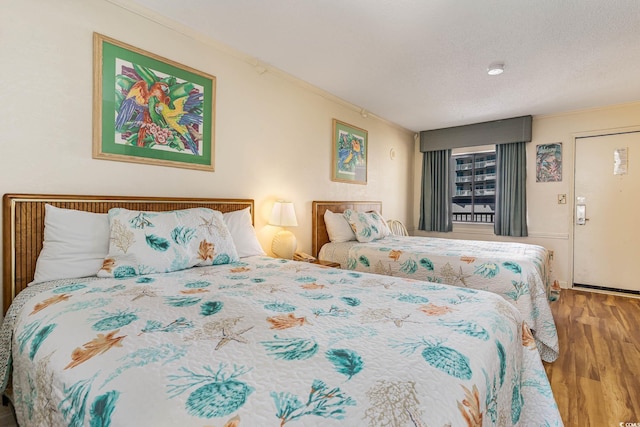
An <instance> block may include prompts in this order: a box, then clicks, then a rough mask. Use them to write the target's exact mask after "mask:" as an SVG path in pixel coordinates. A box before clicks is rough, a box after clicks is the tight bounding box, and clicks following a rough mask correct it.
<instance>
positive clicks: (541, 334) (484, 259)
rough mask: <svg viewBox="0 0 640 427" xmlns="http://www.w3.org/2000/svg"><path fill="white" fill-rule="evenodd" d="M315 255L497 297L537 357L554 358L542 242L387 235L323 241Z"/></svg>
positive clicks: (552, 291)
mask: <svg viewBox="0 0 640 427" xmlns="http://www.w3.org/2000/svg"><path fill="white" fill-rule="evenodd" d="M319 256H320V259H325V260H329V261H335V262H339V263H340V264H341V265H342V267H343V268H346V269H349V270H355V271H363V272H369V273H376V274H386V275H388V276H396V277H406V278H410V279H416V280H426V281H429V282H437V283H444V284H447V285H453V286H460V287H464V288H470V289H480V290H485V291H489V292H493V293H496V294H498V295H501V296H502V297H503V298H504V299H505V300H506V301H508V302H510V303H511V304H513V305H515V307H516V308H517V309H518V310H519V311H520V313H521V314H522V316H523V318H524V320H525V321H526V322H527V325H528V326H529V327H530V328H531V329H532V331H533V336H534V337H535V339H536V344H537V345H538V350H539V351H540V355H541V357H542V360H544V361H547V362H553V361H554V360H556V359H557V358H558V351H559V347H558V334H557V331H556V325H555V322H554V321H553V315H552V313H551V307H550V306H549V301H554V300H556V299H557V297H558V295H557V293H558V292H559V290H560V289H559V287H554V286H552V285H551V271H550V270H551V267H550V256H549V252H548V251H547V250H546V249H545V248H543V247H542V246H538V245H532V244H525V243H516V242H486V241H479V240H457V239H441V238H435V237H416V236H408V237H407V236H388V237H385V238H384V239H380V240H374V241H372V242H367V243H359V242H356V241H352V242H345V243H328V244H326V245H324V246H323V247H322V248H321V250H320V255H319Z"/></svg>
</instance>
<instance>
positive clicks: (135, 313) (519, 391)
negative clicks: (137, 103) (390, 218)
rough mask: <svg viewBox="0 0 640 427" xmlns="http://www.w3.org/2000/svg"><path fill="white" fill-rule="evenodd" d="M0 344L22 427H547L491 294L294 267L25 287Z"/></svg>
mask: <svg viewBox="0 0 640 427" xmlns="http://www.w3.org/2000/svg"><path fill="white" fill-rule="evenodd" d="M0 344H2V350H1V352H0V356H2V360H0V362H1V363H0V368H2V369H3V372H2V374H3V378H4V384H3V387H2V388H3V389H4V387H6V385H7V379H8V377H9V376H8V370H7V369H8V368H9V367H10V363H11V360H10V357H9V350H10V351H11V355H12V358H13V372H14V374H13V390H14V397H15V403H16V412H17V417H18V422H19V423H20V425H21V426H23V427H28V426H36V425H47V426H49V425H70V426H80V425H91V426H109V425H111V426H124V425H128V426H143V425H149V426H204V425H215V426H236V427H238V426H263V427H268V426H274V427H277V426H291V427H295V426H337V425H344V426H372V427H378V426H380V427H382V426H398V427H399V426H412V427H417V426H425V425H429V426H435V427H440V426H445V425H454V426H464V425H468V426H481V425H482V426H493V425H501V426H503V425H517V426H532V425H536V426H541V425H550V426H559V425H562V421H561V419H560V416H559V413H558V409H557V406H556V404H555V401H554V399H553V395H552V393H551V388H550V386H549V382H548V380H547V377H546V374H545V371H544V368H543V366H542V362H541V360H540V356H539V353H538V350H537V348H536V346H535V343H534V342H533V339H532V337H531V335H530V332H529V329H528V328H527V326H526V324H525V323H524V322H523V319H522V318H521V316H520V313H519V312H518V311H517V310H516V309H515V308H514V307H513V306H511V305H510V304H508V303H506V302H505V301H504V300H503V299H502V298H501V297H499V296H497V295H494V294H491V293H486V292H482V291H476V290H472V289H463V288H455V287H449V286H443V285H438V284H430V283H425V282H419V281H411V280H405V279H398V278H393V277H387V276H382V275H371V274H366V273H358V272H352V271H346V270H340V269H331V268H323V267H320V266H317V265H313V264H307V263H300V262H295V261H286V260H275V259H272V258H262V257H254V258H246V259H244V260H243V262H239V263H234V264H227V265H218V266H208V267H198V268H193V269H189V270H183V271H178V272H173V273H165V274H154V275H146V276H140V277H130V278H124V279H115V278H110V279H93V280H91V279H89V280H88V279H84V280H75V281H57V282H48V283H42V284H38V285H33V286H31V287H29V288H28V289H26V290H25V291H23V292H22V293H20V294H19V295H18V296H17V298H16V300H15V301H14V304H13V305H12V307H11V309H10V310H9V312H8V314H7V316H6V318H5V323H4V324H3V327H2V331H1V332H0Z"/></svg>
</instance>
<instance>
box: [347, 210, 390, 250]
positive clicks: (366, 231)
mask: <svg viewBox="0 0 640 427" xmlns="http://www.w3.org/2000/svg"><path fill="white" fill-rule="evenodd" d="M342 214H343V215H344V217H345V218H346V219H347V221H348V222H349V224H350V225H351V228H352V229H353V231H354V233H355V235H356V239H358V242H362V243H366V242H371V241H373V240H377V239H382V238H384V237H387V236H389V235H391V230H389V226H388V225H387V222H386V221H385V220H384V218H383V217H382V215H380V214H379V213H378V212H376V211H372V212H356V211H354V210H351V209H347V210H346V211H344V212H343V213H342Z"/></svg>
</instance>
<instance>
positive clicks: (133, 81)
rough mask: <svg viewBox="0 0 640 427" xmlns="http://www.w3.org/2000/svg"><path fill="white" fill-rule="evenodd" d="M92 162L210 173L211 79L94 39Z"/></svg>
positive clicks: (119, 44) (103, 38) (213, 91)
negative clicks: (119, 162) (184, 169)
mask: <svg viewBox="0 0 640 427" xmlns="http://www.w3.org/2000/svg"><path fill="white" fill-rule="evenodd" d="M93 50H94V84H93V98H94V101H93V102H94V104H93V122H94V125H93V157H94V158H96V159H105V160H117V161H124V162H134V163H146V164H154V165H161V166H173V167H180V168H189V169H199V170H205V171H213V170H214V166H215V162H214V159H215V155H214V154H215V153H214V148H215V145H214V135H215V123H214V120H215V97H216V78H215V76H212V75H209V74H206V73H203V72H201V71H198V70H195V69H193V68H191V67H188V66H185V65H182V64H179V63H177V62H174V61H171V60H169V59H166V58H163V57H160V56H158V55H154V54H152V53H149V52H146V51H144V50H141V49H138V48H136V47H133V46H130V45H127V44H125V43H122V42H119V41H117V40H114V39H112V38H109V37H107V36H104V35H102V34H98V33H94V34H93Z"/></svg>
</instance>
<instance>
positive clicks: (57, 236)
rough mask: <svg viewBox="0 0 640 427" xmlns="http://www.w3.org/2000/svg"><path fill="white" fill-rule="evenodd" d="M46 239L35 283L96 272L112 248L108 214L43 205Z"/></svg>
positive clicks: (37, 263) (38, 262)
mask: <svg viewBox="0 0 640 427" xmlns="http://www.w3.org/2000/svg"><path fill="white" fill-rule="evenodd" d="M44 211H45V215H44V241H43V244H42V251H41V252H40V255H39V256H38V261H37V262H36V271H35V277H34V279H33V282H31V283H30V284H34V283H40V282H47V281H49V280H58V279H75V278H78V277H88V276H95V275H96V271H98V270H99V269H100V266H102V261H103V260H104V258H105V257H106V256H107V253H108V251H109V217H108V216H107V214H98V213H92V212H84V211H78V210H74V209H61V208H57V207H55V206H52V205H48V204H46V205H45V206H44Z"/></svg>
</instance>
